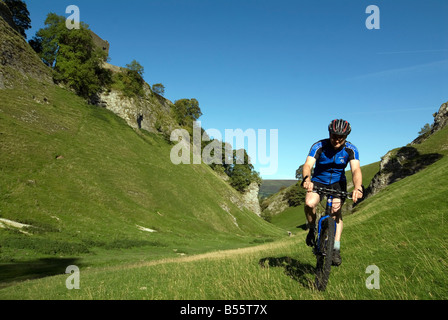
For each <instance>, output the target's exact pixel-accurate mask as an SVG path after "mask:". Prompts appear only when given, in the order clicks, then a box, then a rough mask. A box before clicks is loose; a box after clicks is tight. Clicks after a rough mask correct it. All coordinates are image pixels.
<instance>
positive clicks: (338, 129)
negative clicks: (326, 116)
mask: <svg viewBox="0 0 448 320" xmlns="http://www.w3.org/2000/svg"><path fill="white" fill-rule="evenodd" d="M328 131H330V134H331V133H333V134H337V135H339V136H348V135H349V134H350V132H352V127H350V123H348V121H345V120H342V119H335V120H333V121H331V123H330V124H329V126H328Z"/></svg>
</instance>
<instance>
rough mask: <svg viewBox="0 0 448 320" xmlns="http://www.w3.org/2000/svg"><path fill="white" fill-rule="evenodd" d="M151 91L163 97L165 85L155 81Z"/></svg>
mask: <svg viewBox="0 0 448 320" xmlns="http://www.w3.org/2000/svg"><path fill="white" fill-rule="evenodd" d="M152 91H154V92H155V93H157V94H158V95H161V96H162V97H163V96H164V95H165V86H164V85H163V84H161V83H156V84H154V85H153V86H152Z"/></svg>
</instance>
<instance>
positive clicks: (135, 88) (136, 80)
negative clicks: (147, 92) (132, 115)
mask: <svg viewBox="0 0 448 320" xmlns="http://www.w3.org/2000/svg"><path fill="white" fill-rule="evenodd" d="M143 73H144V68H143V66H142V65H141V64H140V63H138V62H137V61H136V60H132V62H131V63H130V64H127V65H126V69H125V70H124V71H121V72H119V73H114V74H113V76H112V88H114V89H117V90H118V91H120V92H122V93H123V95H124V96H126V97H128V98H133V97H142V96H143V95H144V91H143V85H144V83H145V81H144V80H143Z"/></svg>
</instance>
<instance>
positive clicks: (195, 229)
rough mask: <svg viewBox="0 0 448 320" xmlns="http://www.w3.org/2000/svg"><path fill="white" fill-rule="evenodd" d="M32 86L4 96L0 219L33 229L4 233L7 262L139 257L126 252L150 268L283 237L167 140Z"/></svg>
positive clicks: (2, 255) (57, 91)
mask: <svg viewBox="0 0 448 320" xmlns="http://www.w3.org/2000/svg"><path fill="white" fill-rule="evenodd" d="M26 85H27V88H28V90H26V91H24V90H22V89H20V88H19V89H6V90H1V91H0V139H1V144H0V165H1V170H0V179H1V181H2V183H1V184H0V197H1V200H0V219H7V220H11V221H14V222H19V223H21V224H26V225H29V226H28V227H25V228H23V229H18V228H17V227H14V226H12V225H10V224H7V223H6V222H5V221H3V222H2V224H0V226H1V228H0V243H1V248H0V262H3V263H5V262H6V263H7V262H14V263H17V262H21V261H35V260H36V259H40V258H45V257H47V258H48V257H51V258H67V257H76V258H81V257H82V258H83V259H84V260H83V261H86V262H85V263H97V264H108V265H110V264H113V263H115V262H117V263H118V262H120V261H126V260H133V259H135V258H136V257H135V256H134V255H131V256H130V257H126V255H127V253H124V252H123V250H125V249H132V250H133V251H132V250H131V251H132V252H135V254H136V255H137V257H138V259H139V260H151V259H154V258H156V257H159V256H177V255H180V254H192V253H197V252H205V251H208V250H211V249H218V248H232V247H239V246H247V245H253V244H254V243H260V242H264V241H272V239H274V238H277V237H278V236H280V235H283V231H281V230H279V229H277V228H276V227H274V226H272V225H270V224H268V223H266V222H265V221H263V220H262V219H260V218H259V217H258V216H256V215H255V214H254V213H252V212H249V211H248V210H246V209H244V208H243V207H242V206H241V204H240V203H238V202H237V201H235V200H233V201H232V200H231V199H238V194H237V193H236V191H235V190H234V189H233V188H231V187H229V186H228V184H226V183H225V182H223V181H222V180H221V179H220V178H218V177H217V176H216V175H215V174H214V172H213V171H212V170H211V169H210V168H209V167H208V166H207V165H181V166H176V165H173V164H172V163H171V161H170V151H171V148H172V146H173V145H171V144H169V143H168V142H166V141H165V140H164V139H163V138H161V137H160V136H158V135H155V134H151V133H148V132H145V131H138V130H137V131H136V130H133V129H131V128H130V127H129V126H128V125H126V123H125V122H124V120H122V119H121V118H119V117H117V116H116V115H114V114H113V113H112V112H110V111H107V110H105V109H102V108H99V107H95V106H89V105H86V104H85V103H84V102H83V100H81V99H80V98H78V97H77V96H75V95H74V94H72V93H71V92H68V91H66V90H64V89H61V88H59V87H56V86H51V85H46V86H42V84H41V83H39V82H35V81H34V80H28V83H27V84H26ZM192 185H194V186H195V187H194V188H192V187H191V186H192ZM7 220H6V221H7ZM143 228H147V230H146V231H144V230H145V229H143ZM148 229H151V230H153V231H154V232H149V230H148ZM137 249H139V250H137ZM114 250H115V251H114ZM5 280H6V279H5V277H4V276H2V277H1V279H0V281H5Z"/></svg>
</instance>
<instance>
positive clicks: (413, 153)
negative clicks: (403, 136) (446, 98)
mask: <svg viewBox="0 0 448 320" xmlns="http://www.w3.org/2000/svg"><path fill="white" fill-rule="evenodd" d="M433 116H434V123H433V125H432V126H431V131H429V132H427V133H424V134H422V135H421V136H419V137H417V138H416V139H415V140H414V141H413V142H412V143H411V144H409V145H408V146H406V147H402V148H399V149H394V150H391V151H389V152H388V153H387V154H386V155H385V156H384V157H382V159H381V163H380V170H379V171H378V173H377V174H376V175H375V176H374V177H373V179H372V181H371V183H370V185H369V187H368V188H367V189H366V197H370V196H373V195H375V194H377V193H378V192H379V191H381V190H382V189H384V188H385V187H387V186H388V185H389V184H391V183H394V182H396V181H399V180H401V179H403V178H406V177H408V176H410V175H413V174H415V173H417V172H418V171H420V170H422V169H424V168H425V167H427V166H429V165H430V164H432V163H434V162H436V161H437V160H439V159H440V158H442V155H440V154H438V153H430V154H420V153H419V151H418V150H417V149H416V148H415V147H414V146H415V145H416V144H420V143H422V142H423V141H425V140H426V139H428V138H429V137H430V136H431V135H433V134H434V133H435V132H437V131H439V130H441V129H442V128H444V127H445V126H446V125H447V124H448V103H444V104H442V106H441V107H440V109H439V111H438V112H436V113H435V114H434V115H433Z"/></svg>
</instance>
